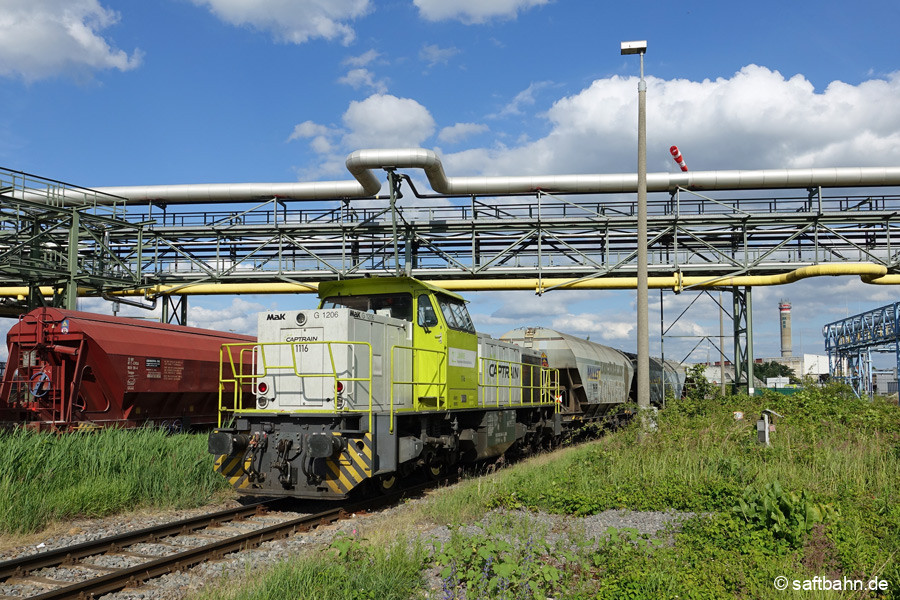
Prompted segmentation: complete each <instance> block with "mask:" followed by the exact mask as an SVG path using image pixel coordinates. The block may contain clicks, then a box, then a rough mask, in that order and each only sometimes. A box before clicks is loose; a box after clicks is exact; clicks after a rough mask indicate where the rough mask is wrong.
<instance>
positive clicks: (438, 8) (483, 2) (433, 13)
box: [414, 0, 550, 24]
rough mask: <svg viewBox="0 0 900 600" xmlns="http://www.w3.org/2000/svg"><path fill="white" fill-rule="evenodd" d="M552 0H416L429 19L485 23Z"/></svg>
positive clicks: (425, 16) (507, 17) (506, 17)
mask: <svg viewBox="0 0 900 600" xmlns="http://www.w3.org/2000/svg"><path fill="white" fill-rule="evenodd" d="M549 1H550V0H453V1H452V2H449V1H448V0H414V4H415V5H416V6H417V7H418V8H419V14H421V15H422V17H423V18H425V19H427V20H429V21H443V20H446V19H457V20H459V21H462V22H463V23H468V24H476V23H484V22H486V21H489V20H491V19H514V18H515V17H516V15H518V13H519V11H520V10H527V9H529V8H531V7H533V6H541V5H543V4H548V3H549Z"/></svg>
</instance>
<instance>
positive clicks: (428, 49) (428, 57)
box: [419, 44, 459, 67]
mask: <svg viewBox="0 0 900 600" xmlns="http://www.w3.org/2000/svg"><path fill="white" fill-rule="evenodd" d="M457 54H459V48H457V47H455V46H450V47H449V48H441V47H440V46H438V45H437V44H427V45H425V46H422V49H421V50H419V60H421V61H422V62H425V63H427V64H428V66H429V67H433V66H434V65H436V64H445V65H446V64H447V63H448V62H449V61H450V59H451V58H453V57H454V56H456V55H457Z"/></svg>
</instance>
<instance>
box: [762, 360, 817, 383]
mask: <svg viewBox="0 0 900 600" xmlns="http://www.w3.org/2000/svg"><path fill="white" fill-rule="evenodd" d="M756 362H757V363H764V362H774V363H778V364H779V365H784V366H786V367H788V368H790V369H791V370H792V371H794V375H796V376H797V377H798V378H800V379H803V378H804V377H812V378H813V379H818V378H819V377H820V376H822V375H828V356H826V355H824V354H803V355H801V356H776V357H773V358H758V359H756Z"/></svg>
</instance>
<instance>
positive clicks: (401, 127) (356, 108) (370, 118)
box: [288, 94, 435, 179]
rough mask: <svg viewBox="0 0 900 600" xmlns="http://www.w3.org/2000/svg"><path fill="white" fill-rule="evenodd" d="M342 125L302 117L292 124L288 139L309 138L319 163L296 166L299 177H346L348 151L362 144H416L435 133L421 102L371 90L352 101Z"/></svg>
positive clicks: (385, 146)
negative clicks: (311, 166) (333, 126)
mask: <svg viewBox="0 0 900 600" xmlns="http://www.w3.org/2000/svg"><path fill="white" fill-rule="evenodd" d="M342 120H343V125H344V127H342V128H331V127H327V126H325V125H320V124H318V123H314V122H313V121H304V122H303V123H300V124H299V125H297V126H295V127H294V131H293V132H292V133H291V135H290V137H289V138H288V141H292V140H298V139H309V140H310V148H311V149H312V150H313V151H314V152H315V153H316V154H317V155H318V156H319V161H320V163H319V164H318V165H317V166H316V167H314V168H311V169H298V173H299V174H300V175H301V179H310V178H319V177H324V176H329V177H343V178H346V177H347V169H346V167H345V166H344V165H345V159H346V157H347V154H349V153H350V152H353V151H354V150H361V149H364V148H410V147H419V146H422V145H423V142H424V141H425V140H427V139H428V138H430V137H431V136H432V135H433V134H434V130H435V122H434V118H433V117H432V116H431V113H430V112H428V109H426V108H425V107H424V106H422V105H421V104H419V103H418V102H416V101H415V100H413V99H411V98H398V97H396V96H392V95H390V94H373V95H371V96H369V97H368V98H366V99H365V100H361V101H354V102H351V103H350V105H349V107H348V108H347V110H346V111H345V112H344V115H343V117H342Z"/></svg>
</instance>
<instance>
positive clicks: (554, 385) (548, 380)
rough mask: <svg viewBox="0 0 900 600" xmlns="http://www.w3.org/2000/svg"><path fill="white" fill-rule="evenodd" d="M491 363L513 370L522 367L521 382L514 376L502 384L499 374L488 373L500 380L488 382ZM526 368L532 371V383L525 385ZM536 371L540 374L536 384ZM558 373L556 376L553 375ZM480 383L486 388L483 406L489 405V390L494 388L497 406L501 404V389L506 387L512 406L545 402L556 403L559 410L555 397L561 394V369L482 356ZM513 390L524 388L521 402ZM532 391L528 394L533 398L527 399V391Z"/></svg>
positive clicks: (479, 373)
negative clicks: (536, 395) (536, 392)
mask: <svg viewBox="0 0 900 600" xmlns="http://www.w3.org/2000/svg"><path fill="white" fill-rule="evenodd" d="M489 363H496V364H504V365H507V366H508V367H509V368H510V371H512V368H513V367H520V368H521V373H522V377H521V382H520V384H519V385H517V384H516V383H515V382H514V381H513V378H512V377H511V376H510V377H507V383H505V384H502V383H500V382H499V376H498V375H494V376H491V375H488V377H495V378H496V379H497V380H498V381H497V382H495V383H486V381H485V379H486V378H485V372H487V371H488V369H487V365H488V364H489ZM525 369H528V370H529V372H530V373H531V378H530V381H531V383H530V385H527V386H526V385H525V376H524V375H525ZM535 373H537V375H538V378H537V379H538V383H537V385H535V383H534V382H535V377H534V375H535ZM554 373H555V375H556V377H555V378H554V377H553V375H554ZM478 385H479V386H480V387H481V388H483V389H484V390H485V394H484V398H483V401H482V402H481V406H485V407H486V406H487V405H488V400H487V393H486V392H487V390H488V389H490V388H493V389H495V390H496V404H495V405H496V406H500V391H501V389H506V390H507V391H508V392H509V405H510V406H525V405H526V404H527V405H535V404H537V405H543V404H551V403H552V404H556V409H557V410H556V412H559V408H560V407H559V403H558V402H556V401H555V398H556V397H557V396H558V395H559V369H551V368H549V367H543V366H541V365H533V364H526V363H524V362H518V361H512V360H504V359H500V358H491V357H489V356H482V357H481V368H479V369H478ZM554 389H555V390H556V394H554V393H553V391H554ZM513 390H522V392H523V393H522V397H521V398H520V400H519V402H514V401H513V393H512V392H513ZM526 390H527V391H528V392H530V393H529V394H528V396H529V398H531V400H529V401H527V402H526V401H525V393H524V392H525V391H526ZM535 390H537V391H538V392H539V399H538V401H537V402H535V401H534V391H535Z"/></svg>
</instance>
